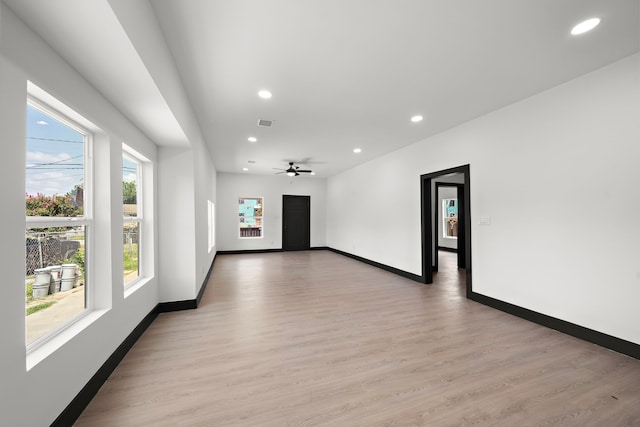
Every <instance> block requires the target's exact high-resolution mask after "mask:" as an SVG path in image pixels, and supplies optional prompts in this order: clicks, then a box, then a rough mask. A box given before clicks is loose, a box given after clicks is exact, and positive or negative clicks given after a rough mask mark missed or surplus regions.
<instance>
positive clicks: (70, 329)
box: [27, 309, 109, 371]
mask: <svg viewBox="0 0 640 427" xmlns="http://www.w3.org/2000/svg"><path fill="white" fill-rule="evenodd" d="M108 311H109V310H108V309H102V310H90V311H88V312H87V313H86V314H85V313H83V314H81V315H79V316H78V318H77V319H76V320H75V321H74V322H73V323H72V324H70V325H67V326H66V327H64V328H63V329H60V330H59V331H58V332H54V335H52V336H50V337H48V338H46V339H45V340H44V341H43V342H42V343H38V342H37V341H36V346H34V348H31V349H29V352H28V353H27V371H30V370H31V368H33V367H34V366H36V365H37V364H38V363H40V362H42V361H43V360H44V359H46V358H47V357H49V356H50V355H51V354H53V353H54V352H56V351H57V350H58V349H59V348H61V347H62V346H64V345H65V344H66V343H68V342H69V341H71V340H72V339H73V338H74V337H75V336H76V335H78V334H79V333H80V332H82V331H84V330H85V329H86V328H87V327H89V326H90V325H91V324H92V323H93V322H95V321H96V320H98V319H99V318H100V317H102V316H103V315H104V314H105V313H106V312H108Z"/></svg>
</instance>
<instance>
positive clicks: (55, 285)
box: [49, 265, 62, 294]
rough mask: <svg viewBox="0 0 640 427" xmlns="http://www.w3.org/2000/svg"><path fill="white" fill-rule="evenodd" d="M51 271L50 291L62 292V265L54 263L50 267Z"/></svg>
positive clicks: (53, 292) (52, 292)
mask: <svg viewBox="0 0 640 427" xmlns="http://www.w3.org/2000/svg"><path fill="white" fill-rule="evenodd" d="M49 272H50V273H51V283H50V285H49V293H51V294H55V293H56V292H60V279H61V277H62V266H60V265H52V266H50V267H49Z"/></svg>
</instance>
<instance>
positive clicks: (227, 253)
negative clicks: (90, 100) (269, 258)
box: [216, 249, 284, 255]
mask: <svg viewBox="0 0 640 427" xmlns="http://www.w3.org/2000/svg"><path fill="white" fill-rule="evenodd" d="M269 252H284V250H283V249H246V250H237V251H218V252H217V253H216V255H240V254H265V253H269Z"/></svg>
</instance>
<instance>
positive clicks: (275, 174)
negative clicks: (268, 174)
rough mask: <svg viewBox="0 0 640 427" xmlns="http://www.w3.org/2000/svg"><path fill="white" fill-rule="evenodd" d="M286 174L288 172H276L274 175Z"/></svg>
mask: <svg viewBox="0 0 640 427" xmlns="http://www.w3.org/2000/svg"><path fill="white" fill-rule="evenodd" d="M286 172H287V171H282V172H274V173H273V174H274V175H278V174H281V173H286Z"/></svg>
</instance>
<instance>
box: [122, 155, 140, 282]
mask: <svg viewBox="0 0 640 427" xmlns="http://www.w3.org/2000/svg"><path fill="white" fill-rule="evenodd" d="M139 177H140V162H139V161H137V160H136V159H135V158H133V157H132V156H130V155H128V154H126V153H124V154H123V155H122V213H123V215H124V224H123V230H122V239H123V242H122V243H123V245H124V254H123V259H124V272H123V275H124V284H125V285H127V284H129V283H132V282H133V281H135V280H136V279H137V278H138V277H140V263H139V259H140V220H141V217H142V216H141V214H140V213H141V212H140V206H139V204H138V180H139Z"/></svg>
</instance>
